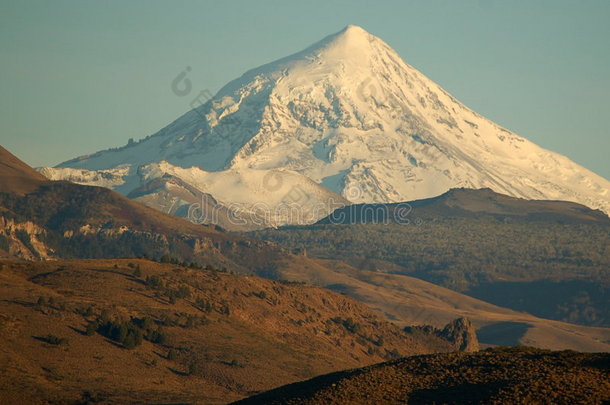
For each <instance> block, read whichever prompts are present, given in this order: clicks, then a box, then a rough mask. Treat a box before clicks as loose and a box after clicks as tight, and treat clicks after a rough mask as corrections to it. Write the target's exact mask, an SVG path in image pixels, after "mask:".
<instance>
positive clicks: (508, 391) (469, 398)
mask: <svg viewBox="0 0 610 405" xmlns="http://www.w3.org/2000/svg"><path fill="white" fill-rule="evenodd" d="M608 401H610V354H608V353H603V354H585V353H578V352H571V351H564V352H551V351H544V350H540V349H532V348H504V349H488V350H485V351H482V352H478V353H448V354H436V355H427V356H414V357H409V358H405V359H401V360H398V361H393V362H388V363H383V364H378V365H374V366H371V367H366V368H363V369H356V370H351V371H345V372H338V373H333V374H329V375H325V376H320V377H317V378H314V379H312V380H309V381H305V382H302V383H297V384H292V385H288V386H285V387H280V388H278V389H276V390H273V391H270V392H267V393H264V394H261V395H259V396H255V397H252V398H248V399H246V400H243V401H239V402H238V403H239V404H244V405H245V404H276V405H279V404H286V405H287V404H295V405H296V404H299V405H326V404H335V405H343V404H346V405H347V404H433V403H436V404H479V403H484V404H602V403H608Z"/></svg>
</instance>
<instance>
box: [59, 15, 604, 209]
mask: <svg viewBox="0 0 610 405" xmlns="http://www.w3.org/2000/svg"><path fill="white" fill-rule="evenodd" d="M195 107H196V108H195V109H194V110H192V111H189V112H188V113H186V114H185V115H183V116H182V117H180V118H179V119H177V120H176V121H174V122H173V123H171V124H170V125H168V126H167V127H165V128H163V129H162V130H161V131H159V132H158V133H157V134H155V135H154V136H151V137H149V138H147V139H146V140H143V141H141V142H139V143H136V144H131V145H128V146H126V147H124V148H120V149H118V150H110V151H103V152H99V153H97V154H94V155H90V156H87V157H84V158H81V159H75V160H72V161H69V162H66V163H64V164H62V165H61V166H63V167H74V168H85V169H95V170H99V169H112V168H115V167H117V166H118V165H121V164H123V165H124V164H128V165H130V167H131V168H132V169H131V170H132V171H131V172H130V173H131V175H132V176H135V170H137V168H138V167H139V166H141V165H146V164H149V163H155V162H160V161H163V160H165V161H167V162H169V163H170V164H171V165H172V166H177V167H183V168H188V167H191V166H196V167H199V168H200V169H202V170H203V171H205V172H225V171H232V172H234V171H236V170H255V171H257V170H262V171H268V170H274V169H280V170H283V171H289V172H291V173H297V174H300V175H302V176H303V178H309V179H311V180H313V182H315V183H318V184H319V185H321V186H322V187H325V188H327V189H329V190H331V191H333V192H335V193H338V194H341V195H343V196H344V197H345V198H347V199H348V200H350V201H352V202H398V201H408V200H413V199H420V198H426V197H431V196H434V195H439V194H442V193H443V192H445V191H447V190H448V189H450V188H454V187H469V188H485V187H489V188H491V189H493V190H494V191H496V192H500V193H504V194H508V195H512V196H516V197H523V198H532V199H560V200H569V201H575V202H579V203H582V204H585V205H588V206H590V207H592V208H600V209H602V210H603V211H605V212H607V213H608V212H610V191H609V190H610V183H609V182H608V181H607V180H606V179H603V178H601V177H600V176H597V175H595V174H594V173H592V172H590V171H588V170H587V169H585V168H583V167H581V166H579V165H577V164H575V163H574V162H572V161H570V160H569V159H567V158H566V157H564V156H561V155H559V154H555V153H553V152H550V151H547V150H544V149H542V148H540V147H538V146H536V145H534V144H533V143H531V142H529V141H527V140H526V139H524V138H522V137H519V136H518V135H516V134H514V133H512V132H510V131H509V130H507V129H504V128H502V127H500V126H498V125H496V124H495V123H493V122H491V121H489V120H487V119H485V118H484V117H481V116H480V115H478V114H477V113H475V112H474V111H472V110H470V109H469V108H467V107H466V106H464V105H463V104H461V103H460V102H458V101H457V100H456V99H455V98H454V97H452V96H451V95H450V94H449V93H447V92H446V91H445V90H443V89H442V88H441V87H439V86H438V85H437V84H436V83H434V82H432V81H431V80H430V79H428V78H427V77H425V76H424V75H423V74H421V73H420V72H419V71H417V70H416V69H415V68H413V67H412V66H410V65H408V64H407V63H405V62H404V61H403V60H402V59H401V58H400V56H399V55H398V54H397V53H396V52H395V51H394V50H392V49H391V48H390V47H389V46H388V45H387V44H386V43H385V42H384V41H382V40H381V39H379V38H377V37H375V36H374V35H371V34H369V33H368V32H366V31H365V30H364V29H362V28H360V27H357V26H351V25H350V26H347V27H346V28H344V29H343V30H341V31H340V32H338V33H336V34H333V35H330V36H327V37H326V38H324V39H323V40H321V41H319V42H317V43H315V44H313V45H312V46H310V47H308V48H307V49H305V50H303V51H301V52H298V53H295V54H293V55H291V56H288V57H286V58H282V59H280V60H277V61H275V62H271V63H269V64H266V65H263V66H261V67H258V68H256V69H252V70H250V71H248V72H246V73H244V75H242V76H241V77H240V78H238V79H236V80H233V81H232V82H230V83H228V84H227V85H226V86H225V87H223V88H222V89H221V90H220V91H219V92H218V93H217V94H216V95H215V96H214V97H213V98H212V99H211V100H209V101H208V102H206V103H204V104H202V105H196V106H195ZM253 173H257V172H253ZM202 178H203V177H202ZM210 178H211V177H210ZM132 184H133V183H132V182H131V181H125V183H124V184H123V185H122V186H120V187H122V188H117V189H118V190H119V191H121V192H125V193H126V194H127V193H128V192H129V190H128V188H129V187H131V185H132ZM199 187H203V186H202V185H201V184H199Z"/></svg>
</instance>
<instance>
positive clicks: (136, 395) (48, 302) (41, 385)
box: [0, 259, 453, 404]
mask: <svg viewBox="0 0 610 405" xmlns="http://www.w3.org/2000/svg"><path fill="white" fill-rule="evenodd" d="M1 266H2V269H1V270H0V297H2V298H1V299H0V338H1V339H2V341H3V343H4V344H2V345H0V369H2V370H3V372H2V376H1V378H0V403H49V402H54V403H74V402H75V401H77V400H79V399H81V400H85V399H105V402H104V403H128V402H129V403H205V404H213V403H226V402H228V401H231V400H235V399H238V398H241V397H244V396H247V395H251V394H253V393H256V392H259V391H263V390H268V389H270V388H273V387H276V386H279V385H282V384H286V383H291V382H294V381H299V380H303V379H307V378H311V377H313V376H315V375H319V374H323V373H328V372H332V371H336V370H341V369H346V368H352V367H360V366H364V365H368V364H373V363H377V362H380V361H383V360H387V359H392V358H396V357H398V356H401V355H410V354H417V353H431V352H436V351H450V350H453V348H452V346H451V344H449V343H448V342H446V341H443V340H442V339H440V338H431V337H430V336H427V337H420V336H419V335H417V334H409V333H405V332H403V331H402V330H400V329H399V328H398V327H396V326H394V325H392V324H390V323H387V322H385V321H383V320H381V319H380V318H378V317H377V316H375V315H374V313H373V312H371V311H370V310H369V309H368V308H367V307H365V306H364V305H363V304H360V303H358V302H356V301H354V300H352V299H350V298H348V297H345V296H343V295H340V294H337V293H333V292H331V291H328V290H324V289H319V288H315V287H307V286H303V285H291V284H287V283H280V282H273V281H270V280H265V279H261V278H258V277H248V276H234V275H230V274H226V273H222V272H218V271H215V270H212V269H210V270H195V269H187V268H183V267H180V266H175V265H169V264H159V263H154V262H149V261H145V260H128V259H124V260H80V261H55V262H38V263H27V262H14V261H11V262H6V261H5V262H2V263H1ZM147 318H148V320H146V319H147ZM109 322H110V323H109ZM109 324H116V325H119V324H123V325H131V327H132V328H134V326H133V325H138V327H137V328H136V329H137V330H139V331H144V332H143V333H144V336H148V339H152V340H151V341H149V340H146V339H147V338H144V340H143V341H142V343H141V344H139V345H138V344H136V345H135V347H134V348H132V349H128V348H127V347H129V344H130V341H129V340H121V339H125V338H126V337H127V335H125V336H124V337H123V338H121V337H119V336H118V335H117V336H115V338H112V336H113V335H108V334H105V333H107V330H105V329H104V327H105V326H104V325H109ZM145 324H148V326H146V327H145V326H143V325H145ZM138 328H141V329H138ZM88 330H89V333H87V331H88ZM124 332H125V333H126V334H127V332H128V330H127V329H126V330H125V331H124ZM121 333H123V332H121ZM138 333H139V332H138ZM160 335H163V339H157V338H158V337H159V336H160ZM151 336H152V337H151ZM155 336H156V337H155ZM140 338H141V336H140ZM131 343H132V344H135V343H134V342H131Z"/></svg>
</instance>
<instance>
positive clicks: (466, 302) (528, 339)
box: [273, 256, 610, 352]
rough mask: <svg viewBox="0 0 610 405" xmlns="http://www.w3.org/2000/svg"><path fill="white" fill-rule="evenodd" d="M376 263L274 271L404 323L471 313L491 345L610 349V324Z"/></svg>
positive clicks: (303, 261) (295, 265) (307, 263)
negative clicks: (484, 296) (506, 304)
mask: <svg viewBox="0 0 610 405" xmlns="http://www.w3.org/2000/svg"><path fill="white" fill-rule="evenodd" d="M376 265H377V267H376V269H375V270H373V271H371V270H363V269H359V268H355V267H352V266H350V265H347V264H345V263H342V262H337V261H333V260H320V259H314V258H309V257H305V256H301V257H300V260H285V261H281V262H280V263H279V265H278V267H277V268H276V269H275V271H274V274H273V276H274V277H275V278H279V279H284V280H291V281H296V282H306V283H307V284H311V285H316V286H319V287H325V288H327V289H331V290H334V291H337V292H340V293H342V294H345V295H348V296H350V297H352V298H355V299H356V300H358V301H359V302H362V303H364V304H366V305H367V306H368V307H369V308H371V309H372V310H374V311H375V312H376V313H377V314H378V315H379V316H381V317H383V318H385V319H388V320H389V321H391V322H393V323H395V324H396V325H398V326H400V327H408V326H411V325H419V326H424V325H428V326H433V327H436V328H442V327H443V326H444V325H446V324H447V323H449V322H451V320H453V319H455V318H458V317H466V318H468V319H469V320H471V321H472V323H473V324H474V326H475V327H476V328H477V334H478V337H479V340H480V342H481V343H482V344H485V345H508V346H513V345H524V346H533V347H539V348H544V349H551V350H565V349H570V350H578V351H584V352H599V351H610V328H600V327H590V326H583V325H575V324H571V323H566V322H558V321H555V320H550V319H542V318H540V317H536V316H532V315H530V314H528V313H525V312H523V311H525V310H527V309H529V308H527V309H524V310H521V311H515V310H511V309H508V308H502V307H500V306H497V305H493V304H490V303H489V302H485V301H481V300H479V299H476V298H474V297H470V296H468V295H465V294H462V293H459V292H457V291H452V290H449V289H447V288H444V287H441V286H438V285H435V284H432V283H429V282H427V281H424V280H420V279H417V278H414V277H410V276H407V275H402V274H388V273H386V272H385V271H386V269H388V270H389V269H391V267H390V265H389V264H386V266H384V265H383V264H382V263H376ZM545 287H546V288H548V289H549V291H550V292H549V293H548V294H541V295H542V297H543V298H544V299H547V300H549V301H550V302H551V303H553V302H554V301H553V300H552V299H549V298H548V297H549V296H552V295H553V294H554V293H553V286H552V285H551V286H545ZM515 295H516V296H517V297H519V295H518V294H515ZM491 298H493V297H491ZM490 301H493V299H491V300H490ZM596 308H598V307H597V306H596ZM604 310H605V309H604V304H603V303H599V309H598V311H599V312H601V313H605V312H603V311H604ZM533 312H535V311H533ZM548 318H552V316H549V317H548Z"/></svg>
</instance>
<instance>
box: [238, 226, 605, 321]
mask: <svg viewBox="0 0 610 405" xmlns="http://www.w3.org/2000/svg"><path fill="white" fill-rule="evenodd" d="M249 235H250V236H253V237H256V238H259V239H264V240H269V241H273V242H276V243H278V244H280V245H283V246H284V247H286V248H288V249H299V248H306V249H307V252H308V254H309V255H310V256H315V257H321V258H327V259H338V260H343V261H345V262H347V263H350V264H352V265H354V266H356V267H360V268H364V269H367V270H379V271H389V272H393V273H401V274H406V275H410V276H414V277H418V278H421V279H424V280H427V281H430V282H433V283H435V284H438V285H442V286H444V287H448V288H451V289H454V290H457V291H461V292H465V293H473V292H477V294H478V292H480V291H481V288H482V287H483V286H485V287H489V286H490V285H498V283H505V282H514V283H530V282H534V281H539V280H545V281H548V283H547V284H548V285H549V286H550V288H553V283H559V282H566V281H572V280H581V281H586V282H587V283H581V284H578V288H575V289H573V290H568V291H566V289H565V288H563V287H562V288H563V289H562V293H561V294H556V295H553V294H549V295H550V297H549V298H550V300H551V301H550V302H549V303H548V304H547V305H546V307H545V308H544V311H543V312H544V314H542V313H541V314H540V315H541V316H549V314H554V315H553V318H554V319H560V320H569V321H571V322H577V323H583V324H588V325H600V326H601V325H606V326H610V229H608V227H607V226H603V225H594V224H571V225H562V224H556V223H542V222H538V223H535V224H527V223H503V222H499V221H497V220H494V219H493V218H440V219H437V220H434V221H427V222H424V223H422V224H420V225H415V224H409V225H399V224H387V225H384V224H356V225H311V226H303V227H287V228H280V229H266V230H261V231H255V232H251V233H249ZM565 285H567V284H564V285H563V286H565ZM599 286H602V287H601V288H599ZM515 290H516V289H512V291H513V292H514V291H515ZM527 291H528V292H532V289H527ZM496 292H497V291H496ZM495 297H499V296H498V295H497V294H488V296H486V297H485V299H486V300H487V301H490V302H494V299H495ZM587 297H589V298H587ZM521 298H523V299H525V297H521ZM523 299H519V298H516V299H515V301H522V302H523ZM502 301H503V302H501V303H500V302H494V303H497V304H499V305H506V304H507V303H508V304H510V300H508V299H504V298H503V300H502ZM530 301H532V302H533V300H530ZM524 302H529V301H528V300H527V299H525V301H524ZM511 305H512V304H511ZM549 306H550V307H549ZM518 309H519V310H527V311H528V312H531V313H534V314H537V313H536V312H537V311H538V310H539V309H540V308H537V306H536V305H534V304H532V305H531V307H529V308H527V309H524V308H518Z"/></svg>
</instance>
